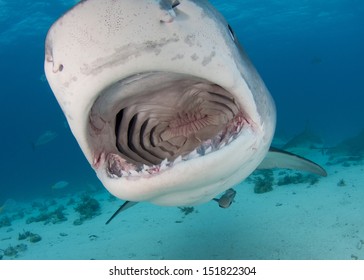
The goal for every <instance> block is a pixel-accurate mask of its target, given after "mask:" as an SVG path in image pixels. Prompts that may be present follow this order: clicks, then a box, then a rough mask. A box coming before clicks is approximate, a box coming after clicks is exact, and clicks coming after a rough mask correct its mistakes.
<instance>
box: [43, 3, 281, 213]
mask: <svg viewBox="0 0 364 280" xmlns="http://www.w3.org/2000/svg"><path fill="white" fill-rule="evenodd" d="M45 72H46V76H47V79H48V81H49V84H50V86H51V88H52V90H53V92H54V94H55V96H56V98H57V100H58V102H59V104H60V106H61V108H62V110H63V112H64V114H65V116H66V118H67V121H68V123H69V125H70V128H71V130H72V132H73V134H74V136H75V138H76V139H77V141H78V143H79V145H80V147H81V149H82V151H83V153H84V154H85V156H86V158H87V160H88V161H89V163H90V164H91V165H92V167H93V168H94V170H95V171H96V173H97V176H98V177H99V179H100V180H101V181H102V183H103V185H104V186H105V187H106V188H107V189H108V190H109V191H110V192H111V193H112V194H113V195H115V196H117V197H119V198H121V199H124V200H130V201H150V202H152V203H155V204H159V205H177V206H183V205H194V204H199V203H203V202H206V201H209V200H211V199H212V198H213V197H214V196H216V195H217V194H219V193H221V192H223V191H225V190H227V189H229V188H231V187H232V186H233V185H235V184H237V183H239V182H240V181H242V180H243V179H245V178H246V177H247V176H248V175H249V174H250V173H251V172H253V171H254V170H255V169H256V167H257V166H258V165H259V163H260V162H261V161H262V160H263V158H264V157H265V155H266V153H267V151H268V149H269V146H270V143H271V140H272V137H273V133H274V129H275V107H274V103H273V101H272V99H271V96H270V94H269V92H268V91H267V89H266V87H265V85H264V83H263V81H262V80H261V78H260V77H259V75H258V74H257V72H256V70H255V69H254V67H253V66H252V64H251V63H250V61H249V60H248V58H247V57H246V55H245V54H244V52H243V50H242V48H241V47H240V46H239V43H238V41H237V39H236V37H235V35H234V33H233V31H232V29H231V28H230V26H229V25H228V24H227V22H226V21H225V20H224V18H223V17H222V16H221V15H220V14H219V13H218V12H217V11H216V10H215V9H214V8H213V7H212V6H211V5H210V4H209V3H208V2H207V1H203V0H181V1H170V0H164V1H163V0H143V1H142V0H140V1H135V0H103V1H99V0H87V1H83V2H81V3H79V4H78V5H76V6H75V7H74V8H73V9H71V10H70V11H69V12H67V13H66V14H65V15H63V16H62V17H61V18H60V19H59V20H58V21H57V22H56V23H54V24H53V26H52V27H51V29H50V30H49V33H48V35H47V39H46V54H45Z"/></svg>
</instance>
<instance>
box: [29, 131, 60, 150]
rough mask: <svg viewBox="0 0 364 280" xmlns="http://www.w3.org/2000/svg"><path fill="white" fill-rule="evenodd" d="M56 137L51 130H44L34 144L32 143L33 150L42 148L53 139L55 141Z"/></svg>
mask: <svg viewBox="0 0 364 280" xmlns="http://www.w3.org/2000/svg"><path fill="white" fill-rule="evenodd" d="M57 136H58V134H57V133H56V132H54V131H51V130H46V131H45V132H43V133H42V134H41V135H40V136H39V137H38V138H37V140H35V142H32V147H33V150H35V149H36V148H37V147H39V146H43V145H45V144H47V143H49V142H51V141H53V140H54V139H56V137H57Z"/></svg>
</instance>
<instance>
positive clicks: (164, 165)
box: [113, 129, 241, 177]
mask: <svg viewBox="0 0 364 280" xmlns="http://www.w3.org/2000/svg"><path fill="white" fill-rule="evenodd" d="M240 130H241V129H239V132H240ZM239 135H240V133H236V134H233V135H231V136H230V137H229V138H228V139H223V141H222V142H220V143H218V144H217V145H216V144H214V142H213V141H211V140H209V141H205V142H203V143H202V144H201V146H200V147H198V148H196V149H195V150H193V151H192V152H190V153H189V154H187V155H184V156H178V157H177V158H176V159H174V160H172V161H170V160H168V159H164V160H163V161H162V162H161V163H160V164H157V165H151V166H148V165H145V164H143V166H142V168H141V169H139V170H138V171H136V170H132V171H129V172H123V173H122V175H123V177H124V176H125V175H127V176H132V177H140V176H147V177H149V176H153V175H155V174H158V173H160V172H163V171H166V170H168V169H170V168H172V167H173V166H175V165H176V164H179V163H181V162H185V161H188V160H191V159H195V158H198V157H203V156H206V155H208V154H210V153H213V152H214V151H217V150H220V149H222V148H224V147H225V146H227V145H229V144H230V143H231V142H232V141H233V140H234V139H236V138H237V137H238V136H239ZM124 173H126V174H125V175H124ZM113 177H115V176H113Z"/></svg>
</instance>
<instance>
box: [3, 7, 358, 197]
mask: <svg viewBox="0 0 364 280" xmlns="http://www.w3.org/2000/svg"><path fill="white" fill-rule="evenodd" d="M75 2H76V1H68V0H65V1H41V0H34V1H25V0H18V1H10V0H2V1H0V41H1V44H0V61H1V67H0V77H1V83H0V94H1V97H2V98H1V110H0V118H1V120H2V121H1V122H0V126H1V127H0V131H1V138H0V143H1V147H2V153H1V156H2V160H1V161H0V172H1V181H0V204H1V203H3V202H4V201H5V200H6V199H7V198H13V199H28V198H29V199H31V198H32V197H37V196H40V195H47V194H49V193H50V192H51V188H50V186H51V185H53V184H54V183H55V182H57V181H60V180H65V181H68V182H69V183H70V187H72V188H73V189H76V190H80V189H82V188H85V187H86V186H90V185H93V186H96V187H101V185H100V183H99V182H98V180H97V178H96V176H95V174H94V172H93V171H92V169H91V168H90V167H89V165H88V163H87V162H86V160H85V159H84V156H83V154H82V153H81V151H80V149H79V147H78V144H77V143H76V141H75V139H74V138H73V136H72V135H71V132H70V130H69V128H68V127H67V125H66V124H65V118H64V116H63V114H62V112H61V109H60V108H59V106H58V104H57V102H56V100H55V98H54V96H53V94H52V92H51V90H50V88H49V86H48V84H47V82H46V81H45V80H44V72H43V61H44V39H45V36H46V34H47V30H48V28H49V27H50V25H51V24H52V23H53V22H54V21H55V20H56V19H57V18H58V17H59V16H60V15H62V14H63V13H64V12H65V11H67V10H68V9H69V8H70V7H72V5H74V3H75ZM212 2H213V4H215V5H216V7H217V8H218V9H219V10H220V11H221V12H222V13H223V14H224V16H225V17H226V18H227V20H228V21H229V23H230V24H231V26H232V27H233V29H234V30H235V33H236V35H237V37H238V38H239V40H240V42H241V43H242V45H243V46H244V48H245V50H246V52H247V53H248V55H249V57H250V58H251V60H252V61H253V63H254V64H255V66H256V68H257V69H258V71H259V73H260V74H261V76H262V77H263V80H264V81H265V83H266V85H267V87H268V88H269V89H270V91H271V94H272V95H273V98H274V99H275V102H276V106H277V111H278V125H277V134H280V135H284V136H286V137H288V138H289V137H291V136H293V135H295V134H296V133H299V132H301V131H303V130H304V128H305V127H306V125H309V126H310V127H311V128H312V129H313V130H315V131H317V132H319V134H320V135H321V136H322V137H323V138H324V139H325V141H326V143H327V145H332V144H335V143H337V142H339V141H340V140H343V139H346V138H348V137H350V136H353V135H355V134H357V133H359V132H360V130H362V129H363V127H364V117H363V106H364V84H363V77H362V75H363V70H362V65H364V55H363V49H364V31H363V23H364V2H363V1H360V0H332V1H317V0H305V1H298V0H293V1H292V0H290V1H288V0H287V1H282V0H265V1H254V0H244V1H241V0H240V1H236V0H235V1H233V0H232V1H217V0H214V1H212ZM45 131H53V132H55V133H57V137H55V138H54V139H53V140H52V141H50V142H49V143H46V144H44V145H39V146H37V147H35V148H34V143H35V142H36V140H37V139H38V137H39V136H40V135H42V134H43V133H44V132H45Z"/></svg>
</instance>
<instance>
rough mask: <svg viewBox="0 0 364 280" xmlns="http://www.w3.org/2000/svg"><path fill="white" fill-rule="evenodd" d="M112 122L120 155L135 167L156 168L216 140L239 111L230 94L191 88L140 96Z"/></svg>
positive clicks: (200, 86)
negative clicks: (144, 165) (151, 166)
mask: <svg viewBox="0 0 364 280" xmlns="http://www.w3.org/2000/svg"><path fill="white" fill-rule="evenodd" d="M129 103H131V104H130V105H128V106H127V107H125V108H123V109H122V110H121V111H120V112H119V113H118V114H117V118H116V124H115V134H116V145H117V148H118V150H119V152H120V153H121V154H122V155H125V156H126V157H127V158H129V159H131V160H132V161H134V162H136V163H142V164H146V165H153V164H160V163H161V162H162V161H163V160H164V159H168V160H174V159H176V158H177V157H178V156H185V155H187V154H189V153H190V152H192V151H193V150H195V149H196V148H197V147H199V146H200V145H201V144H202V143H203V142H205V141H206V140H209V139H212V138H214V137H215V136H216V135H217V134H218V133H219V132H221V131H223V130H224V128H225V127H226V126H227V124H228V123H229V122H230V121H231V120H232V119H233V118H234V116H235V115H236V114H237V113H238V112H239V109H238V106H237V105H236V103H235V102H234V99H233V97H232V95H231V94H229V93H228V92H226V91H225V90H223V89H222V88H221V87H218V86H216V85H207V84H194V85H189V86H187V87H186V88H182V89H181V88H179V87H177V90H176V88H169V92H168V95H165V94H162V95H161V94H159V93H158V92H155V93H150V94H148V95H145V96H140V97H138V98H135V99H134V100H130V102H129Z"/></svg>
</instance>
